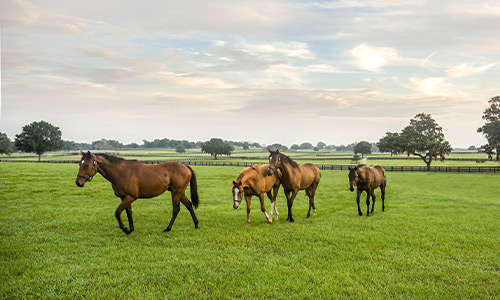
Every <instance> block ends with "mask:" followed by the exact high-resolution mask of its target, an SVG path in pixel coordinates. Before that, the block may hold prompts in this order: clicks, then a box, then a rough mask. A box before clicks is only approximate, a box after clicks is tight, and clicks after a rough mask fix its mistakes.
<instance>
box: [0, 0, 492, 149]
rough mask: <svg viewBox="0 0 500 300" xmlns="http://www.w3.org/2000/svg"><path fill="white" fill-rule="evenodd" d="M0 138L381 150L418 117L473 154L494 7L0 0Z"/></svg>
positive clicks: (400, 1) (478, 140)
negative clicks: (41, 135) (390, 135)
mask: <svg viewBox="0 0 500 300" xmlns="http://www.w3.org/2000/svg"><path fill="white" fill-rule="evenodd" d="M0 17H1V64H2V70H1V81H2V86H1V88H2V91H1V92H2V93H1V95H2V97H1V103H0V106H1V111H0V132H3V133H6V134H7V136H8V137H9V138H10V139H11V140H13V139H14V138H15V135H16V134H19V133H21V131H22V127H23V126H25V125H28V124H30V123H32V122H34V121H40V120H44V121H46V122H49V123H51V124H52V125H54V126H57V127H59V128H60V130H61V132H62V138H63V139H64V140H71V141H75V142H92V141H96V140H100V139H102V138H105V139H112V140H118V141H120V142H122V143H124V144H128V143H138V144H142V142H143V140H148V141H152V140H154V139H157V138H159V139H162V138H169V139H186V140H190V141H206V140H209V139H210V138H212V137H218V138H222V139H225V140H233V141H251V142H259V143H261V144H267V145H269V144H273V143H280V144H284V145H288V146H290V145H292V144H300V143H303V142H310V143H312V144H314V145H315V144H316V143H317V142H320V141H321V142H324V143H326V144H328V145H330V144H334V145H341V144H349V143H352V142H359V141H369V142H377V141H378V140H379V139H380V138H382V137H383V136H384V135H385V134H386V132H400V131H401V130H402V129H403V128H404V127H405V126H407V125H408V124H409V121H410V119H411V118H413V117H414V116H415V115H416V114H418V113H422V112H424V113H427V114H431V115H432V117H433V118H434V119H435V120H436V122H437V123H438V124H439V125H440V126H441V127H442V128H443V132H444V135H445V139H446V140H447V141H449V142H450V143H451V145H452V146H453V147H456V148H459V147H469V146H470V145H475V146H481V145H482V144H485V143H486V140H485V139H484V137H483V136H482V135H481V134H479V133H477V128H479V127H481V126H482V125H483V124H484V120H482V118H481V117H482V115H483V112H484V110H485V108H487V107H488V100H490V99H491V98H492V97H494V96H497V95H500V2H499V1H498V0H494V1H482V0H472V1H460V0H458V1H455V0H453V1H451V0H442V1H418V0H411V1H410V0H408V1H407V0H366V1H361V0H349V1H348V0H340V1H288V0H285V1H270V0H252V1H221V0H212V1H204V0H183V1H151V0H142V1H132V0H120V1H117V0H107V1H102V0H86V1H72V0H71V1H68V0H51V1H46V0H44V1H41V0H29V1H22V0H2V1H1V2H0Z"/></svg>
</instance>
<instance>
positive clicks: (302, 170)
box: [267, 150, 321, 222]
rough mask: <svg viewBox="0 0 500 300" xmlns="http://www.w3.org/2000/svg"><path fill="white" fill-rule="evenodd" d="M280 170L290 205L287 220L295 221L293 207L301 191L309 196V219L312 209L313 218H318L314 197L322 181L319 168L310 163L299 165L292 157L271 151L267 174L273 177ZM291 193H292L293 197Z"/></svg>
mask: <svg viewBox="0 0 500 300" xmlns="http://www.w3.org/2000/svg"><path fill="white" fill-rule="evenodd" d="M278 170H279V171H280V172H281V178H280V180H281V185H282V186H283V190H284V191H285V196H286V199H287V205H288V217H287V218H286V219H287V220H288V221H290V222H293V221H294V219H293V217H292V205H293V200H295V197H296V196H297V193H298V192H299V190H306V194H307V196H309V211H308V212H307V218H309V216H310V215H311V208H312V209H313V216H316V207H315V206H314V195H315V194H316V189H317V188H318V184H319V180H320V179H321V171H320V170H319V168H318V167H317V166H316V165H314V164H310V163H305V164H300V165H299V164H297V163H296V162H295V161H293V160H292V159H291V158H290V157H288V156H286V155H284V154H282V153H280V152H279V150H276V151H271V150H269V167H268V168H267V173H268V175H271V174H274V173H276V172H277V171H278ZM290 193H292V196H291V197H290Z"/></svg>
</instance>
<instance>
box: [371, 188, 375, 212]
mask: <svg viewBox="0 0 500 300" xmlns="http://www.w3.org/2000/svg"><path fill="white" fill-rule="evenodd" d="M371 194H372V214H373V212H374V211H375V189H373V190H372V193H371Z"/></svg>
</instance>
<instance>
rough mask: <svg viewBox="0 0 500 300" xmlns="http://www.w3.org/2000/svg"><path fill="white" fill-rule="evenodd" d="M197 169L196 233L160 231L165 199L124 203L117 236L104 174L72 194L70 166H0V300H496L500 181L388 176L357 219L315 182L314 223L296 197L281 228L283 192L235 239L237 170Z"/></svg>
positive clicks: (340, 180)
mask: <svg viewBox="0 0 500 300" xmlns="http://www.w3.org/2000/svg"><path fill="white" fill-rule="evenodd" d="M193 169H194V171H195V172H196V175H197V178H198V191H199V195H200V206H199V208H198V209H197V210H196V214H197V216H198V219H199V226H200V229H199V230H195V229H194V226H193V222H192V219H191V217H190V215H189V213H188V211H187V209H186V208H185V207H183V206H181V212H180V213H179V215H178V217H177V220H176V222H175V224H174V226H173V228H172V231H171V232H168V233H163V232H162V230H163V229H164V228H165V227H166V226H167V225H168V221H169V220H170V217H171V213H172V207H171V199H170V194H169V193H165V194H164V195H161V196H160V197H157V198H153V199H138V200H137V201H136V202H134V204H133V205H132V207H133V211H134V222H135V231H134V232H133V233H132V234H131V235H129V236H127V235H125V234H124V233H123V232H122V231H121V230H120V228H119V227H118V224H117V222H116V219H115V217H114V211H115V209H116V207H117V206H118V204H119V202H120V201H119V199H118V198H117V197H115V196H114V194H113V191H112V189H111V186H110V184H109V182H108V181H106V180H105V179H104V178H103V177H102V176H101V175H96V176H95V178H94V179H93V181H92V182H89V183H87V184H86V185H85V187H84V188H78V187H77V186H76V185H75V182H74V181H75V178H76V174H77V171H78V165H76V164H36V163H6V162H2V163H0V211H1V214H0V229H1V230H0V257H1V259H0V276H1V278H2V280H0V298H2V299H20V298H21V299H54V298H62V299H68V298H71V299H81V298H98V299H120V298H125V297H127V298H132V299H161V298H166V299H203V298H215V299H231V298H238V299H316V298H323V299H324V298H332V299H346V298H355V299H408V298H417V299H422V298H424V299H469V298H475V299H492V298H493V299H495V298H499V297H500V256H499V249H500V218H499V217H498V216H499V213H500V201H499V197H498V188H499V180H500V177H499V175H495V174H439V173H396V172H388V173H387V180H388V184H387V192H386V211H385V212H382V211H381V201H380V190H376V192H375V193H376V195H377V200H378V201H377V203H376V204H375V213H374V214H373V215H371V216H370V217H368V218H367V217H365V216H362V217H359V216H358V215H357V208H356V203H355V196H356V195H355V193H351V192H350V191H349V186H348V179H347V174H348V173H347V172H340V171H323V172H322V179H321V182H320V184H319V187H318V189H317V194H316V198H315V203H316V208H317V216H316V217H311V218H309V219H306V218H305V216H306V213H307V209H308V201H307V199H306V197H305V192H304V191H301V192H300V193H299V194H298V196H297V198H296V200H295V203H294V206H293V211H294V217H295V223H289V222H287V221H286V213H287V210H286V200H285V197H284V195H283V191H282V188H280V192H279V193H278V198H277V207H278V209H279V212H280V219H279V220H278V221H274V222H273V223H272V224H268V223H267V220H266V219H265V217H264V216H263V214H262V213H261V212H260V209H259V203H258V202H259V201H258V200H257V198H255V197H254V198H252V215H251V217H252V223H251V224H250V225H249V226H248V227H245V223H246V212H245V210H244V209H241V208H240V209H239V210H234V209H233V208H232V199H231V197H232V196H231V182H232V180H233V179H235V178H236V177H237V175H238V174H239V172H240V171H241V170H242V169H243V168H242V167H239V168H238V167H200V166H194V167H193ZM188 195H189V194H188ZM364 197H365V194H363V195H362V201H361V203H362V204H364ZM266 208H267V209H268V210H269V208H270V202H269V200H267V199H266ZM365 208H366V206H365ZM363 210H364V209H363Z"/></svg>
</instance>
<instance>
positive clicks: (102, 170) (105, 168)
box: [96, 156, 121, 183]
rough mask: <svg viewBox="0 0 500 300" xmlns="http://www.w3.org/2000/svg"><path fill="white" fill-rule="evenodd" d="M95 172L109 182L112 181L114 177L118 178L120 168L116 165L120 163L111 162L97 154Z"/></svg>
mask: <svg viewBox="0 0 500 300" xmlns="http://www.w3.org/2000/svg"><path fill="white" fill-rule="evenodd" d="M96 160H97V166H98V168H97V172H98V173H99V174H101V175H102V177H104V178H106V179H107V180H108V181H109V182H111V183H113V182H114V181H115V179H116V178H118V176H119V174H120V173H121V172H120V168H119V167H117V166H119V165H120V164H118V163H112V162H110V161H109V160H107V159H106V158H104V157H102V156H97V157H96Z"/></svg>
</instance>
